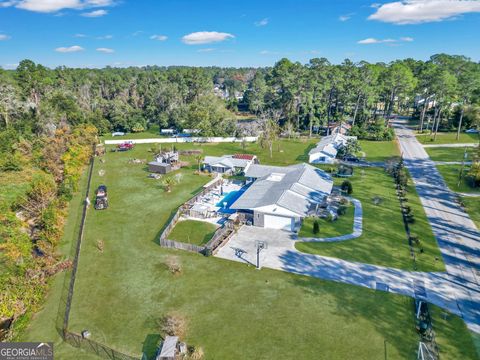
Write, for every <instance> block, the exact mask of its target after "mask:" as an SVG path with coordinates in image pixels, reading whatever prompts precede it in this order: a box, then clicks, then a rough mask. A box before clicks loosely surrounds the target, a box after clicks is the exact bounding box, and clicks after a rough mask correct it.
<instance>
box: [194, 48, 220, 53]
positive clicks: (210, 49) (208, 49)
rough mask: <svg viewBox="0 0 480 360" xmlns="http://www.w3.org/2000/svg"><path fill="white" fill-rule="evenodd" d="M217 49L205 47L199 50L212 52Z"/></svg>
mask: <svg viewBox="0 0 480 360" xmlns="http://www.w3.org/2000/svg"><path fill="white" fill-rule="evenodd" d="M215 50H216V49H215V48H205V49H198V50H197V52H200V53H206V52H212V51H215Z"/></svg>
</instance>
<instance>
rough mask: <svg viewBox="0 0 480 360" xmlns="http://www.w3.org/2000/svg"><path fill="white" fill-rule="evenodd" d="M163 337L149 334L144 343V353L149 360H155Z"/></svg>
mask: <svg viewBox="0 0 480 360" xmlns="http://www.w3.org/2000/svg"><path fill="white" fill-rule="evenodd" d="M161 340H162V337H161V336H160V334H148V335H147V337H146V338H145V341H144V342H143V347H142V352H143V353H144V354H145V356H146V359H147V360H153V359H155V355H156V354H157V349H158V346H159V345H160V341H161Z"/></svg>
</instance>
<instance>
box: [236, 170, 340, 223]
mask: <svg viewBox="0 0 480 360" xmlns="http://www.w3.org/2000/svg"><path fill="white" fill-rule="evenodd" d="M245 176H247V177H248V178H250V179H251V180H252V181H253V183H252V184H251V185H250V187H249V188H248V189H247V190H246V191H245V192H244V193H243V194H242V195H241V196H240V197H239V198H238V199H237V200H236V201H235V202H234V203H233V204H232V205H231V206H230V208H231V209H235V210H237V211H238V212H240V213H243V214H244V215H245V217H246V218H249V219H251V221H252V223H253V225H254V226H260V227H264V228H270V229H283V230H290V231H293V230H295V229H296V228H297V227H298V226H300V223H301V220H302V218H304V217H306V216H309V215H312V214H315V213H316V212H317V210H318V208H319V207H320V205H322V204H323V203H324V202H325V199H326V197H327V196H328V195H330V193H331V191H332V187H333V180H332V178H331V177H330V175H328V174H327V173H326V172H324V171H322V170H320V169H317V168H315V167H313V166H311V165H308V164H298V165H292V166H288V167H278V166H264V165H255V164H254V165H251V166H250V167H249V168H248V170H247V171H246V172H245Z"/></svg>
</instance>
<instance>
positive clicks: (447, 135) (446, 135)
mask: <svg viewBox="0 0 480 360" xmlns="http://www.w3.org/2000/svg"><path fill="white" fill-rule="evenodd" d="M456 138H457V133H456V132H439V133H438V134H437V140H435V141H433V135H430V133H427V134H418V135H417V139H418V141H420V142H421V143H422V144H455V143H459V144H466V143H478V141H479V139H480V137H479V135H478V134H466V133H461V134H460V138H459V140H457V139H456Z"/></svg>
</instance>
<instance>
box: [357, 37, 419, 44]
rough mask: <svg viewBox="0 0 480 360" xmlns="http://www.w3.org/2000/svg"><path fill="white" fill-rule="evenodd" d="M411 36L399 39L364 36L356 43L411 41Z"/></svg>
mask: <svg viewBox="0 0 480 360" xmlns="http://www.w3.org/2000/svg"><path fill="white" fill-rule="evenodd" d="M412 41H413V38H411V37H401V38H400V39H376V38H366V39H363V40H360V41H357V44H361V45H370V44H393V43H398V42H412Z"/></svg>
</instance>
